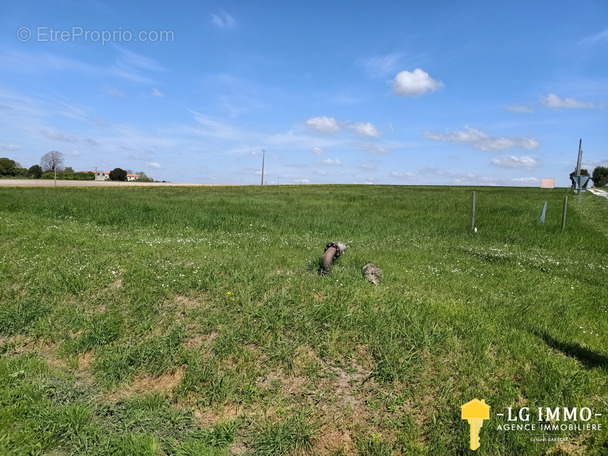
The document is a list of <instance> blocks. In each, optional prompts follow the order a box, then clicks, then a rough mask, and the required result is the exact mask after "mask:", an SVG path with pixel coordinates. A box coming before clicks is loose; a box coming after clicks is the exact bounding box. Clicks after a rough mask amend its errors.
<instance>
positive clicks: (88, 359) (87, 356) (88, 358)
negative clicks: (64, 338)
mask: <svg viewBox="0 0 608 456" xmlns="http://www.w3.org/2000/svg"><path fill="white" fill-rule="evenodd" d="M94 361H95V353H93V352H90V351H89V352H84V353H81V354H80V355H78V370H81V371H83V370H88V369H89V368H90V367H91V365H92V364H93V362H94Z"/></svg>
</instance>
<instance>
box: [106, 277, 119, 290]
mask: <svg viewBox="0 0 608 456" xmlns="http://www.w3.org/2000/svg"><path fill="white" fill-rule="evenodd" d="M108 288H110V289H111V290H115V289H117V288H122V279H116V280H115V281H114V282H112V283H111V284H110V285H108Z"/></svg>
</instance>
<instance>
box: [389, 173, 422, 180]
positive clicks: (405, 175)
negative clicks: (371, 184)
mask: <svg viewBox="0 0 608 456" xmlns="http://www.w3.org/2000/svg"><path fill="white" fill-rule="evenodd" d="M389 176H391V177H394V178H397V179H401V180H412V179H415V178H416V175H415V174H414V173H409V172H407V173H405V172H398V171H392V172H391V173H389Z"/></svg>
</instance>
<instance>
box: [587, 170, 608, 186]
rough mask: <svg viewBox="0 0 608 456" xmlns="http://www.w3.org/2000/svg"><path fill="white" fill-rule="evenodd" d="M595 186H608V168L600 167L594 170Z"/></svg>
mask: <svg viewBox="0 0 608 456" xmlns="http://www.w3.org/2000/svg"><path fill="white" fill-rule="evenodd" d="M591 179H593V185H594V186H595V187H603V186H605V185H606V184H608V168H606V167H605V166H598V167H596V168H595V169H594V170H593V176H592V177H591Z"/></svg>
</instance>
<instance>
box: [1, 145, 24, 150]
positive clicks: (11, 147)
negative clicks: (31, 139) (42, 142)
mask: <svg viewBox="0 0 608 456" xmlns="http://www.w3.org/2000/svg"><path fill="white" fill-rule="evenodd" d="M0 148H1V149H2V150H6V151H8V152H17V151H19V150H21V146H18V145H17V144H2V146H0Z"/></svg>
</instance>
